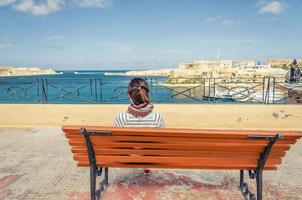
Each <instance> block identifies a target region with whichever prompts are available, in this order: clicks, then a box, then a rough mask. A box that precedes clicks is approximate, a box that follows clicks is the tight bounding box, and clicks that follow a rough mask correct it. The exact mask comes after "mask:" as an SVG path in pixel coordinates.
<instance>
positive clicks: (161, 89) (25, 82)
mask: <svg viewBox="0 0 302 200" xmlns="http://www.w3.org/2000/svg"><path fill="white" fill-rule="evenodd" d="M147 81H148V83H149V87H150V96H151V99H152V102H154V103H264V104H277V103H291V102H292V101H290V99H291V98H296V103H301V102H302V101H301V99H302V98H301V97H300V95H301V93H302V83H301V81H299V82H296V83H292V84H290V83H287V82H286V81H285V80H284V79H283V78H276V77H265V78H261V79H246V78H245V79H231V78H228V79H225V78H195V79H188V78H177V79H168V78H165V77H162V78H158V77H156V78H155V77H148V78H147ZM128 83H129V78H118V79H117V78H1V79H0V103H88V104H89V103H92V104H93V103H129V99H128V96H127V85H128Z"/></svg>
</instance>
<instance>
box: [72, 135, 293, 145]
mask: <svg viewBox="0 0 302 200" xmlns="http://www.w3.org/2000/svg"><path fill="white" fill-rule="evenodd" d="M68 139H69V140H70V141H84V140H85V138H84V136H82V135H79V134H78V135H72V136H68ZM90 139H91V140H92V141H104V142H105V141H106V142H130V141H133V142H134V141H135V142H153V143H171V142H175V143H176V142H184V141H186V142H195V143H196V142H197V143H241V144H267V141H266V140H247V139H223V138H189V137H188V138H183V137H182V138H181V137H174V138H171V137H162V136H160V135H159V136H158V137H144V136H136V137H129V136H110V137H108V136H94V135H92V136H90ZM295 142H296V140H295V139H290V140H285V139H282V140H279V141H277V142H276V144H294V143H295Z"/></svg>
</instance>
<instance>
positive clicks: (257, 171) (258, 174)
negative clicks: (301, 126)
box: [240, 134, 283, 200]
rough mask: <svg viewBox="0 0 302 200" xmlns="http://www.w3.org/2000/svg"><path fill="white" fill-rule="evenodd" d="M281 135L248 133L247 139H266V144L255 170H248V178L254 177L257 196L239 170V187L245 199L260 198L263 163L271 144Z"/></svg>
mask: <svg viewBox="0 0 302 200" xmlns="http://www.w3.org/2000/svg"><path fill="white" fill-rule="evenodd" d="M282 138H283V135H281V134H276V135H275V136H258V135H249V136H248V139H252V140H263V139H264V140H268V143H267V145H266V146H265V148H264V149H263V151H262V152H261V154H260V156H259V159H258V164H257V167H256V169H255V170H253V171H252V170H249V177H250V179H254V178H256V189H257V198H256V195H255V194H253V193H252V192H251V191H250V190H249V187H248V184H247V183H245V182H244V171H243V170H240V189H241V191H242V194H243V196H244V197H245V199H247V200H262V172H263V169H264V166H265V163H266V161H267V159H268V157H269V154H270V151H271V149H272V146H273V145H274V144H275V143H276V141H277V140H278V139H282Z"/></svg>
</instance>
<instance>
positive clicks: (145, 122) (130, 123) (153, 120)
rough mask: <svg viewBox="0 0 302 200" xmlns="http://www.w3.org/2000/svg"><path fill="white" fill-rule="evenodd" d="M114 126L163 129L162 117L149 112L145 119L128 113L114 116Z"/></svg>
mask: <svg viewBox="0 0 302 200" xmlns="http://www.w3.org/2000/svg"><path fill="white" fill-rule="evenodd" d="M114 126H117V127H142V128H163V127H165V121H164V118H163V116H162V115H161V114H160V113H157V112H151V113H149V114H148V115H147V116H145V117H135V116H134V115H132V114H130V113H127V112H122V113H118V114H117V115H116V117H115V120H114Z"/></svg>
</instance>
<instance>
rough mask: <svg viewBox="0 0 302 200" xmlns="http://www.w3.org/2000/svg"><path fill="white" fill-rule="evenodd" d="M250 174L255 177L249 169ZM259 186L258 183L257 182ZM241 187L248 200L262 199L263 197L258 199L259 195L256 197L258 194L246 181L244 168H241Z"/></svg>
mask: <svg viewBox="0 0 302 200" xmlns="http://www.w3.org/2000/svg"><path fill="white" fill-rule="evenodd" d="M249 176H250V178H251V179H253V178H254V175H253V173H252V172H251V171H249ZM257 186H258V184H257ZM240 189H241V192H242V195H243V196H244V198H245V199H246V200H261V198H260V199H258V197H257V199H256V195H255V194H254V193H252V192H251V191H250V189H249V186H248V184H247V183H245V182H244V171H243V170H240ZM257 194H258V188H257Z"/></svg>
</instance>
